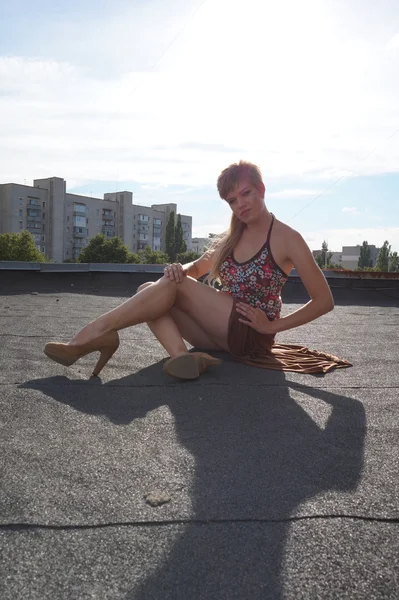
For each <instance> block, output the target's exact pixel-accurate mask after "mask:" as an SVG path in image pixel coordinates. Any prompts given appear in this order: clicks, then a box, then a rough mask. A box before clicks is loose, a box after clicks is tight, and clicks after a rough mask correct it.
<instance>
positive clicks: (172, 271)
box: [164, 263, 185, 283]
mask: <svg viewBox="0 0 399 600" xmlns="http://www.w3.org/2000/svg"><path fill="white" fill-rule="evenodd" d="M164 275H165V277H168V279H170V280H171V281H175V282H176V283H181V282H182V281H183V279H184V276H185V274H184V271H183V267H182V266H181V264H180V263H173V264H172V265H168V266H167V267H165V268H164Z"/></svg>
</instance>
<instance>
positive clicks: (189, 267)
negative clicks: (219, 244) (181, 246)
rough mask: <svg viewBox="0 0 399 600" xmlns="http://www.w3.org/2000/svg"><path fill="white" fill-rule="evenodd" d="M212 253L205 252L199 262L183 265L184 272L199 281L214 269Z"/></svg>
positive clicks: (198, 259)
mask: <svg viewBox="0 0 399 600" xmlns="http://www.w3.org/2000/svg"><path fill="white" fill-rule="evenodd" d="M212 254H213V253H212V252H211V251H208V252H205V253H204V254H203V255H202V256H200V257H199V258H197V260H195V261H193V262H191V263H187V264H185V265H183V271H184V272H185V274H186V275H189V277H193V278H194V279H199V278H200V277H202V276H203V275H205V274H206V273H209V271H210V270H211V268H212Z"/></svg>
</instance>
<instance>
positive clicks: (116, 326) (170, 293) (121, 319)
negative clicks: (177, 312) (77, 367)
mask: <svg viewBox="0 0 399 600" xmlns="http://www.w3.org/2000/svg"><path fill="white" fill-rule="evenodd" d="M176 285H177V284H176V283H174V282H171V281H170V280H168V279H167V278H166V277H162V278H161V279H159V280H158V281H157V282H155V283H154V284H153V285H151V286H148V287H147V288H145V289H142V290H141V291H139V292H138V293H137V294H135V295H134V296H133V297H132V298H129V300H126V302H123V304H121V305H120V306H118V307H117V308H114V309H113V310H110V311H109V312H107V313H105V314H103V315H101V317H99V318H98V319H96V320H95V321H92V322H91V323H89V324H88V325H86V326H85V327H83V329H81V330H80V331H79V332H78V333H77V334H76V335H75V336H74V338H73V339H72V340H71V342H70V344H71V345H73V346H75V345H83V344H86V343H87V342H90V341H92V340H93V339H95V338H97V337H99V336H102V335H104V334H105V333H108V332H109V331H119V330H120V329H125V328H126V327H131V326H132V325H137V324H138V323H144V322H147V321H152V320H154V319H157V318H159V317H161V316H162V315H164V314H165V313H166V312H168V311H169V310H170V309H171V308H172V306H173V305H174V303H175V299H176Z"/></svg>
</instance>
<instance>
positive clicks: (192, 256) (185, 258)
mask: <svg viewBox="0 0 399 600" xmlns="http://www.w3.org/2000/svg"><path fill="white" fill-rule="evenodd" d="M200 256H201V254H199V253H198V252H194V250H189V251H188V252H182V253H181V254H178V255H177V256H176V262H179V263H181V264H182V265H185V264H187V263H190V262H194V261H195V260H197V258H199V257H200Z"/></svg>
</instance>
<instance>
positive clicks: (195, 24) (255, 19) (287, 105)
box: [0, 0, 399, 251]
mask: <svg viewBox="0 0 399 600" xmlns="http://www.w3.org/2000/svg"><path fill="white" fill-rule="evenodd" d="M2 24H3V28H2V35H1V37H0V138H1V143H0V183H9V182H14V183H26V184H27V185H32V184H33V179H36V178H43V177H52V176H57V177H62V178H64V179H65V180H66V182H67V191H68V192H72V193H78V194H85V195H88V196H94V197H100V198H102V197H103V194H104V193H107V192H112V191H121V190H130V191H132V192H133V196H134V203H135V204H143V205H151V204H157V203H159V204H161V203H166V202H174V203H176V204H177V206H178V212H181V213H182V214H187V215H192V217H193V235H194V236H201V237H207V235H208V233H220V232H222V231H224V230H225V229H226V228H227V227H228V223H229V218H230V209H229V207H228V206H227V204H226V203H225V202H224V201H223V200H221V199H220V198H219V196H218V194H217V190H216V180H217V177H218V175H219V173H220V171H221V170H222V169H224V168H225V167H227V166H228V165H229V164H231V163H233V162H236V161H239V160H240V159H244V160H249V161H252V162H254V163H255V164H257V165H259V167H260V168H261V171H262V174H263V178H264V182H265V185H266V198H265V199H266V204H267V206H268V208H269V210H271V211H272V212H273V213H274V214H275V215H276V217H277V218H278V219H280V220H282V221H284V222H285V223H288V224H289V225H290V226H291V227H293V228H294V229H297V230H298V231H300V233H301V234H302V235H303V237H304V238H305V240H306V241H307V243H308V244H309V246H310V247H311V249H313V250H314V249H318V248H320V247H321V243H322V242H323V240H326V241H327V242H328V245H329V248H330V249H331V250H334V251H339V250H341V248H342V246H344V245H355V244H361V243H362V242H363V240H367V241H368V242H369V244H375V245H376V246H381V245H382V244H383V242H384V241H385V240H388V241H389V242H390V244H391V245H392V249H393V250H397V251H399V78H398V77H397V73H398V72H399V3H398V2H397V0H351V1H350V2H348V1H347V0H302V1H301V2H298V1H297V0H279V2H276V1H275V0H246V1H245V2H242V0H185V2H181V0H179V1H177V0H138V1H135V2H131V1H130V0H95V1H94V0H79V2H78V1H77V0H68V2H66V1H65V2H61V0H58V2H54V0H52V1H51V2H50V0H36V1H35V2H31V0H14V2H12V3H9V4H8V6H5V7H3V16H2Z"/></svg>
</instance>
